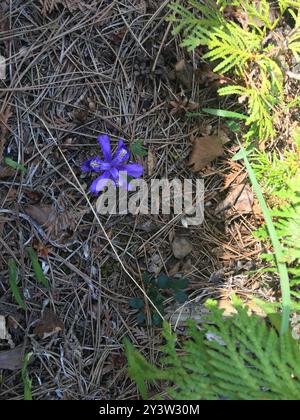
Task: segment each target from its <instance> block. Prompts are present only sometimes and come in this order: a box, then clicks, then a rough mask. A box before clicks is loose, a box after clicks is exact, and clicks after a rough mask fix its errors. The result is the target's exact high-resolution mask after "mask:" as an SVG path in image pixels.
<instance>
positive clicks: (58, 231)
mask: <svg viewBox="0 0 300 420" xmlns="http://www.w3.org/2000/svg"><path fill="white" fill-rule="evenodd" d="M60 201H61V204H62V205H60V206H59V208H58V206H56V207H54V206H53V205H41V204H36V205H27V206H25V207H24V208H23V210H24V212H25V213H26V214H27V215H28V216H30V217H31V218H32V219H33V220H34V221H35V222H37V223H38V224H39V225H40V226H41V227H42V228H43V229H44V230H46V231H47V233H48V236H49V237H52V239H62V238H64V236H65V235H67V236H70V234H71V233H72V232H73V230H74V216H73V215H72V214H71V212H69V211H68V210H67V209H66V208H65V206H64V204H63V202H62V200H60Z"/></svg>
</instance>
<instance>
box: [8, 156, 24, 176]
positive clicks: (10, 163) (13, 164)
mask: <svg viewBox="0 0 300 420" xmlns="http://www.w3.org/2000/svg"><path fill="white" fill-rule="evenodd" d="M4 163H5V164H6V165H7V166H10V167H11V168H13V169H15V170H18V169H19V170H20V171H22V172H24V173H27V172H28V169H27V168H26V167H25V166H24V165H21V164H20V163H18V162H16V161H15V160H13V159H11V158H9V157H5V158H4Z"/></svg>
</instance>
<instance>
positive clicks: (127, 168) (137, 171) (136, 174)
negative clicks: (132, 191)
mask: <svg viewBox="0 0 300 420" xmlns="http://www.w3.org/2000/svg"><path fill="white" fill-rule="evenodd" d="M118 169H119V171H121V172H126V173H127V175H128V176H131V177H132V178H140V177H141V176H142V175H143V173H144V168H143V166H142V165H140V164H138V163H128V165H119V166H118Z"/></svg>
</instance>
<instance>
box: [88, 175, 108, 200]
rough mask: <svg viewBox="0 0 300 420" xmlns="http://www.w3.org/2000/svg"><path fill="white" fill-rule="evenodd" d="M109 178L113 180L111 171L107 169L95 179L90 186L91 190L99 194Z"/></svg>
mask: <svg viewBox="0 0 300 420" xmlns="http://www.w3.org/2000/svg"><path fill="white" fill-rule="evenodd" d="M109 180H111V174H110V172H109V171H106V172H104V173H103V174H102V175H101V176H99V177H98V178H96V179H95V181H94V182H93V183H92V185H91V187H90V191H91V192H92V193H94V194H98V193H99V192H101V191H103V190H104V188H105V187H106V186H107V184H108V182H109Z"/></svg>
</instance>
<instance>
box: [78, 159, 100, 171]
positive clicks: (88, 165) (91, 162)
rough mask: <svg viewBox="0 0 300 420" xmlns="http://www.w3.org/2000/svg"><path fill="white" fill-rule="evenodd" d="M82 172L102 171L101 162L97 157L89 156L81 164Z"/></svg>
mask: <svg viewBox="0 0 300 420" xmlns="http://www.w3.org/2000/svg"><path fill="white" fill-rule="evenodd" d="M81 170H82V172H101V171H103V162H102V160H101V159H99V158H91V159H88V160H87V161H85V162H84V163H83V164H82V165H81Z"/></svg>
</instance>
